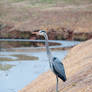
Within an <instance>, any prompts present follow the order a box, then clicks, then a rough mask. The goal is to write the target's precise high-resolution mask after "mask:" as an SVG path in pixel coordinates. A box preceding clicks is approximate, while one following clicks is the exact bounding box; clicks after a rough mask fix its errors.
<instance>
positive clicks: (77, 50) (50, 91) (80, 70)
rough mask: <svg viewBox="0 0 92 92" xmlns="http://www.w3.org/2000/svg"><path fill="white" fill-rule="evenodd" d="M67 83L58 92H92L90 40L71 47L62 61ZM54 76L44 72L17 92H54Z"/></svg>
mask: <svg viewBox="0 0 92 92" xmlns="http://www.w3.org/2000/svg"><path fill="white" fill-rule="evenodd" d="M63 63H64V66H65V70H66V75H67V81H66V82H65V83H63V82H62V81H61V80H59V92H92V39H91V40H88V41H86V42H83V43H81V44H79V45H77V46H75V47H73V48H72V49H71V50H70V51H69V53H68V55H67V56H66V57H65V58H64V60H63ZM55 80H56V79H55V75H53V73H52V72H51V71H49V72H46V73H44V74H42V75H41V76H39V77H38V78H37V79H36V80H34V81H33V82H32V83H31V84H29V85H27V86H26V87H24V88H23V89H22V90H21V91H19V92H55V82H56V81H55Z"/></svg>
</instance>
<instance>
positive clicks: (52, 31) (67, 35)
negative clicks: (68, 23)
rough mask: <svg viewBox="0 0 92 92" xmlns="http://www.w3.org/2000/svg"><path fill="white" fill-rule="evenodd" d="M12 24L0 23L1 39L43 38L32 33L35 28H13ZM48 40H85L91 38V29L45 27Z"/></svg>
mask: <svg viewBox="0 0 92 92" xmlns="http://www.w3.org/2000/svg"><path fill="white" fill-rule="evenodd" d="M13 27H14V26H13V25H12V26H9V25H4V24H1V25H0V38H1V39H3V38H5V39H7V38H8V39H9V38H10V39H31V40H36V39H44V38H43V37H41V36H38V35H36V34H33V32H34V31H39V30H41V29H37V30H32V31H30V30H18V29H15V28H13ZM45 29H46V31H47V34H48V37H49V39H50V40H77V41H85V40H88V39H91V38H92V32H91V31H88V32H87V31H86V32H85V31H84V32H81V31H76V30H72V29H69V28H65V27H58V28H45Z"/></svg>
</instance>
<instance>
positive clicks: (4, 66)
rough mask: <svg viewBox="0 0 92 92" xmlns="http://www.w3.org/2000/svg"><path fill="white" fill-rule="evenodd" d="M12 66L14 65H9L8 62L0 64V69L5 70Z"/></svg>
mask: <svg viewBox="0 0 92 92" xmlns="http://www.w3.org/2000/svg"><path fill="white" fill-rule="evenodd" d="M13 66H15V65H9V64H5V65H2V64H0V70H2V71H6V70H9V69H11V68H12V67H13Z"/></svg>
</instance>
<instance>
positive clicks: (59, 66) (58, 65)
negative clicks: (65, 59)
mask: <svg viewBox="0 0 92 92" xmlns="http://www.w3.org/2000/svg"><path fill="white" fill-rule="evenodd" d="M53 65H54V69H55V71H56V72H57V73H58V74H60V75H61V76H62V77H64V78H65V79H66V75H65V70H64V65H63V63H62V62H60V60H58V61H55V62H53Z"/></svg>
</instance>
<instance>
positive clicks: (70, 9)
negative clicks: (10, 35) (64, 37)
mask: <svg viewBox="0 0 92 92" xmlns="http://www.w3.org/2000/svg"><path fill="white" fill-rule="evenodd" d="M91 19H92V1H91V0H62V1H61V0H0V21H1V22H2V23H5V24H9V25H13V26H15V28H14V29H17V30H22V31H23V30H24V31H33V30H35V29H46V30H49V29H51V28H54V29H55V30H60V28H61V27H66V28H69V29H72V30H75V31H76V32H78V31H79V32H90V31H92V26H91V25H92V21H91ZM14 29H13V30H14Z"/></svg>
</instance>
